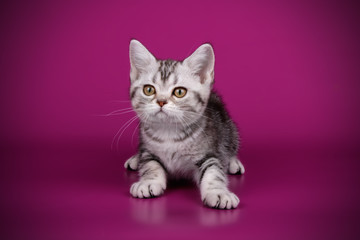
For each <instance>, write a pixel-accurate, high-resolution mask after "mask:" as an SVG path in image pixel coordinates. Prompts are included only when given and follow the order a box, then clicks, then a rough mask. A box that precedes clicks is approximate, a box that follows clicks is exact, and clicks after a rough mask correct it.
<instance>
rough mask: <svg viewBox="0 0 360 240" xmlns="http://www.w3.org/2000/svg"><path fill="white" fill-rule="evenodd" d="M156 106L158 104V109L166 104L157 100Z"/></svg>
mask: <svg viewBox="0 0 360 240" xmlns="http://www.w3.org/2000/svg"><path fill="white" fill-rule="evenodd" d="M157 104H159V106H160V107H162V106H164V105H165V104H167V101H166V100H160V101H159V100H157Z"/></svg>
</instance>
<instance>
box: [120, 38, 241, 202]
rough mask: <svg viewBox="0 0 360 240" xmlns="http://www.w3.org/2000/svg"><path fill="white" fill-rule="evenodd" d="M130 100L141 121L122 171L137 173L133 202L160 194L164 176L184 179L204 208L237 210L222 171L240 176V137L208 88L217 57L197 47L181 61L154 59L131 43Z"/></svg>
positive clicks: (206, 49) (131, 190)
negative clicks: (135, 147)
mask: <svg viewBox="0 0 360 240" xmlns="http://www.w3.org/2000/svg"><path fill="white" fill-rule="evenodd" d="M130 63H131V72H130V80H131V87H130V97H131V104H132V107H133V109H134V110H135V112H136V113H137V116H138V117H139V119H140V143H139V151H138V153H137V154H136V155H134V156H133V157H131V158H130V159H128V160H127V161H126V163H125V167H126V168H128V169H132V170H139V175H140V180H139V181H138V182H136V183H134V184H133V185H132V186H131V188H130V193H131V195H132V196H133V197H137V198H150V197H156V196H159V195H161V194H163V193H164V190H165V189H166V183H167V179H168V178H171V177H173V178H188V179H192V180H194V181H195V182H196V183H197V185H198V186H199V188H200V193H201V198H202V201H203V203H204V204H205V205H207V206H209V207H212V208H219V209H230V208H236V207H237V206H238V204H239V198H238V197H237V196H236V195H235V194H234V193H232V192H230V191H229V189H228V187H227V184H228V179H227V176H226V173H230V174H243V173H244V171H245V169H244V167H243V165H242V164H241V162H240V161H239V159H238V158H237V157H236V155H237V151H238V145H239V137H238V132H237V129H236V126H235V124H234V123H233V121H232V120H231V118H230V117H229V115H228V113H227V111H226V109H225V107H224V104H223V102H222V101H221V98H220V97H219V96H218V95H217V94H216V93H215V92H214V91H213V90H212V86H213V83H214V63H215V56H214V51H213V48H212V46H211V45H210V44H203V45H201V46H200V47H199V48H198V49H197V50H196V51H195V52H194V53H193V54H192V55H191V56H189V57H188V58H186V59H185V60H184V61H182V62H180V61H174V60H158V59H156V58H155V57H154V56H153V55H152V54H151V53H150V52H149V51H148V50H147V49H146V48H145V47H144V46H143V45H142V44H141V43H140V42H139V41H137V40H132V41H131V42H130Z"/></svg>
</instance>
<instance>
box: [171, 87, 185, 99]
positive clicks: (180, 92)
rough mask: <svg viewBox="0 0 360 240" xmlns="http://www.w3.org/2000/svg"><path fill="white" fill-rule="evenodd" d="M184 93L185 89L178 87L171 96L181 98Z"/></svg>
mask: <svg viewBox="0 0 360 240" xmlns="http://www.w3.org/2000/svg"><path fill="white" fill-rule="evenodd" d="M186 92H187V90H186V88H183V87H178V88H175V89H174V92H173V94H174V95H175V97H178V98H182V97H184V96H185V95H186Z"/></svg>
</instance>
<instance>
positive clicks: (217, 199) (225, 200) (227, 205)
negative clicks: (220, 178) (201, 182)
mask: <svg viewBox="0 0 360 240" xmlns="http://www.w3.org/2000/svg"><path fill="white" fill-rule="evenodd" d="M203 202H204V204H205V205H206V206H208V207H211V208H219V209H231V208H236V207H237V206H238V205H239V202H240V200H239V198H238V197H237V196H236V195H235V194H234V193H232V192H229V191H228V190H227V189H220V190H219V189H215V190H209V191H208V192H207V193H206V194H205V197H204V198H203Z"/></svg>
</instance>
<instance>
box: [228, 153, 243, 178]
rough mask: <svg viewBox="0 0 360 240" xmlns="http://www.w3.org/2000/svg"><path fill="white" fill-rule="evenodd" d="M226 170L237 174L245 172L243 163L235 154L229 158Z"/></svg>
mask: <svg viewBox="0 0 360 240" xmlns="http://www.w3.org/2000/svg"><path fill="white" fill-rule="evenodd" d="M228 172H229V173H230V174H237V175H242V174H244V173H245V168H244V165H243V164H242V163H241V162H240V160H239V159H238V158H237V157H236V156H234V157H232V158H231V159H230V163H229V170H228Z"/></svg>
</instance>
